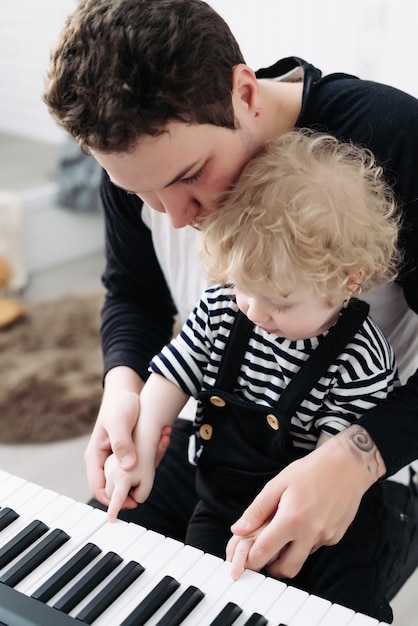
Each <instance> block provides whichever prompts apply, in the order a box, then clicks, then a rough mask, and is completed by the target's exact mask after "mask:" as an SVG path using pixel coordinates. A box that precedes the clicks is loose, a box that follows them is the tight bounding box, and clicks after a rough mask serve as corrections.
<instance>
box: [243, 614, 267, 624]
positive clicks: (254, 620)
mask: <svg viewBox="0 0 418 626" xmlns="http://www.w3.org/2000/svg"><path fill="white" fill-rule="evenodd" d="M266 624H267V620H266V618H265V617H263V616H262V615H260V613H253V614H252V615H250V617H249V618H248V619H247V621H246V622H245V624H244V626H266Z"/></svg>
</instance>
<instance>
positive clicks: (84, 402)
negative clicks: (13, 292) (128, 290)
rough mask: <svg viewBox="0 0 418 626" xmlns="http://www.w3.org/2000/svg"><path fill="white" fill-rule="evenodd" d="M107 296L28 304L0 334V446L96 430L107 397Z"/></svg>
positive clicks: (54, 438)
mask: <svg viewBox="0 0 418 626" xmlns="http://www.w3.org/2000/svg"><path fill="white" fill-rule="evenodd" d="M102 302H103V294H86V295H84V294H75V295H71V296H65V297H62V298H59V299H57V300H48V301H44V302H33V303H32V302H29V303H25V309H26V314H25V317H24V318H23V319H22V320H20V321H18V322H16V323H15V324H14V325H13V326H11V327H9V328H5V329H3V330H0V354H1V358H0V442H1V443H7V444H10V443H45V442H51V441H59V440H63V439H68V438H70V437H77V436H80V435H83V434H86V433H88V432H90V431H91V429H92V426H93V423H94V421H95V419H96V417H97V411H98V408H99V405H100V400H101V395H102V384H101V377H102V356H101V349H100V337H99V325H100V315H99V312H100V308H101V305H102Z"/></svg>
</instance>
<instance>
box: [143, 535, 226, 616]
mask: <svg viewBox="0 0 418 626" xmlns="http://www.w3.org/2000/svg"><path fill="white" fill-rule="evenodd" d="M207 556H208V557H209V558H208V559H206V560H204V557H205V555H204V553H203V552H202V551H201V550H198V549H197V548H193V547H192V546H187V545H185V546H183V548H182V550H181V552H180V553H179V555H178V556H177V557H176V559H177V561H178V565H179V567H178V569H177V571H176V572H175V574H176V575H175V578H176V580H178V581H179V582H180V583H181V584H180V587H179V589H177V591H176V592H175V593H174V594H173V595H172V596H171V597H170V598H169V599H168V600H167V601H166V602H165V603H164V605H163V606H162V607H161V609H160V610H159V611H157V612H156V613H155V615H154V617H152V618H151V619H150V620H148V622H147V626H153V625H155V624H156V623H157V622H158V621H159V620H160V619H161V617H162V616H163V615H165V613H166V612H167V611H168V610H169V609H170V607H171V606H173V604H174V603H175V602H176V601H177V600H178V598H179V597H180V596H181V595H182V593H183V592H184V591H185V590H186V589H187V587H189V586H190V585H193V586H194V587H197V588H198V589H201V586H200V583H201V582H202V581H203V580H205V579H206V578H207V577H208V576H209V575H210V572H212V571H213V570H214V569H215V568H217V567H219V562H218V559H216V557H213V556H211V555H207Z"/></svg>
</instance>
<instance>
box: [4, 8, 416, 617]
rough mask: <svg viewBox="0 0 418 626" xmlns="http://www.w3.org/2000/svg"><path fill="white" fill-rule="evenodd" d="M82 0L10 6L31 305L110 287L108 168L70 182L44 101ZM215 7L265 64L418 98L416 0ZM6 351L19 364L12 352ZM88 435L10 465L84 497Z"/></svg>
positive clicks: (10, 198)
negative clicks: (105, 201)
mask: <svg viewBox="0 0 418 626" xmlns="http://www.w3.org/2000/svg"><path fill="white" fill-rule="evenodd" d="M76 4H77V0H37V1H36V2H35V1H34V0H14V2H13V3H6V2H1V3H0V257H1V255H2V254H6V253H7V250H6V248H7V246H9V248H12V249H13V250H12V255H13V256H14V260H15V261H14V262H15V263H16V268H17V269H16V272H17V274H18V276H17V278H16V277H15V279H16V280H15V283H16V284H15V285H13V288H12V289H10V285H9V289H8V290H7V288H6V289H5V290H4V292H3V297H6V296H7V297H8V296H10V295H12V296H17V297H18V298H19V299H20V300H21V301H22V302H23V304H24V305H25V306H29V307H30V306H31V303H32V302H36V303H38V302H44V301H45V300H48V299H54V298H61V297H63V296H64V297H65V296H66V295H69V294H74V293H77V294H79V293H80V292H81V293H85V294H89V295H91V294H93V295H96V294H99V295H100V294H101V293H102V292H101V284H100V275H101V272H102V270H103V264H104V255H103V245H104V237H103V218H102V215H101V210H100V205H99V201H98V197H97V181H98V170H97V168H95V165H94V163H93V162H91V163H90V165H89V166H88V168H87V170H85V172H87V174H86V173H84V179H83V180H82V183H83V185H84V187H83V188H81V187H79V186H78V185H79V181H78V179H77V176H78V174H77V171H76V172H75V179H74V181H73V182H71V183H68V180H67V177H66V176H65V175H64V179H63V175H62V167H61V166H62V163H63V159H67V161H68V160H69V161H71V160H72V159H73V158H74V159H75V160H77V154H78V153H77V150H76V152H75V154H74V153H72V152H71V146H70V144H71V142H69V140H68V138H67V137H65V135H64V134H63V132H62V131H61V130H60V129H58V128H57V127H56V126H55V124H54V122H53V120H52V119H51V118H50V116H49V114H48V112H47V110H46V107H45V106H44V104H43V102H42V99H41V93H42V89H43V81H44V76H45V72H46V68H47V66H48V58H49V52H50V49H51V47H52V46H53V45H54V42H55V41H56V39H57V37H58V35H59V32H60V30H61V28H62V26H63V23H64V20H65V18H66V16H67V15H68V14H69V13H70V12H72V10H73V9H74V8H75V6H76ZM209 4H210V5H212V6H213V7H214V8H215V9H216V10H217V11H218V12H219V13H220V14H221V15H222V16H223V17H224V18H225V20H226V21H227V22H228V24H229V25H230V27H231V29H232V31H233V33H234V34H235V35H236V37H237V39H238V42H239V43H240V46H241V49H242V51H243V53H244V56H245V58H246V61H247V63H248V64H249V65H250V66H251V67H252V68H253V69H258V68H259V67H264V66H268V65H271V64H272V63H274V62H275V61H277V60H278V59H279V58H281V57H285V56H291V55H296V56H300V57H302V58H304V59H306V60H308V61H310V62H311V63H313V64H314V65H316V66H317V67H319V68H320V69H322V71H323V73H324V74H327V73H330V72H335V71H337V72H338V71H341V72H347V73H352V74H355V75H359V76H361V77H362V78H367V79H371V80H376V81H379V82H384V83H386V84H389V85H392V86H395V87H398V88H400V89H403V90H405V91H407V92H409V93H411V94H413V95H415V96H418V75H417V72H416V65H417V60H418V59H417V57H418V55H417V38H416V28H417V23H418V3H416V2H415V0H398V1H397V2H396V3H395V2H393V0H339V1H338V2H336V1H335V0H315V1H314V2H313V1H312V0H294V1H288V0H258V2H254V0H239V2H237V0H209ZM89 168H90V169H89ZM86 178H87V180H86ZM86 183H87V184H86ZM71 185H72V187H71ZM74 189H75V192H74ZM80 189H81V191H80ZM72 191H73V192H74V193H73V194H72ZM63 192H64V193H63ZM65 194H67V195H65ZM69 198H70V201H68V199H69ZM71 201H73V205H72V206H71ZM7 220H9V223H8V222H7ZM7 229H9V230H7ZM9 253H10V250H9ZM1 295H2V294H0V311H1V303H2V300H1ZM1 332H2V333H5V332H8V331H7V330H2V331H1ZM2 359H3V360H6V361H7V359H8V353H7V351H5V352H3V353H2ZM39 367H42V363H41V362H40V363H39ZM0 419H1V420H5V419H6V416H5V415H1V416H0ZM87 440H88V433H84V434H82V435H81V436H78V435H77V436H69V437H67V438H65V440H62V441H60V440H58V441H55V442H53V443H50V442H42V441H41V442H35V443H33V442H31V441H30V438H29V437H28V443H26V442H25V441H23V442H22V441H19V442H18V443H17V444H16V445H13V442H12V443H3V442H2V440H1V439H0V442H2V443H0V469H5V470H7V471H10V472H11V473H14V474H17V475H21V476H24V477H25V478H27V479H28V480H32V481H33V482H38V483H39V484H41V485H43V486H45V487H50V488H53V489H56V490H57V491H59V492H60V493H65V494H67V495H70V496H72V497H74V498H76V499H78V500H83V501H84V500H86V499H87V497H88V489H87V485H86V480H85V476H84V464H83V451H84V448H85V445H86V442H87ZM417 583H418V577H417V576H415V580H414V578H412V579H411V582H410V583H408V586H407V588H405V589H404V590H402V592H401V593H400V594H399V596H398V598H397V599H396V600H395V603H394V607H395V611H396V619H395V623H396V624H397V625H398V626H412V624H415V623H416V615H415V610H414V589H416V585H417Z"/></svg>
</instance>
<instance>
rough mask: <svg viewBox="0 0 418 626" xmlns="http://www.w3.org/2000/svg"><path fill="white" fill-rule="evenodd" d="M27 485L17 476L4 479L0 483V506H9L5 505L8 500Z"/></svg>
mask: <svg viewBox="0 0 418 626" xmlns="http://www.w3.org/2000/svg"><path fill="white" fill-rule="evenodd" d="M26 483H27V480H24V479H23V478H19V477H18V476H12V475H11V474H10V476H9V477H6V479H5V480H4V481H2V482H1V483H0V506H9V505H8V504H7V500H8V498H10V496H11V495H13V494H15V493H16V492H17V491H18V490H19V489H20V488H21V487H23V485H25V484H26Z"/></svg>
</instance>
